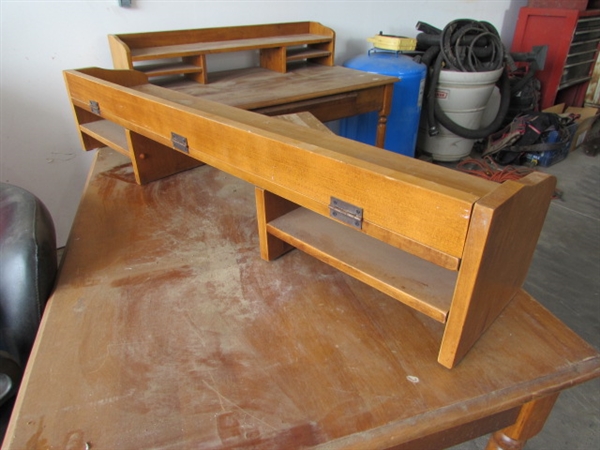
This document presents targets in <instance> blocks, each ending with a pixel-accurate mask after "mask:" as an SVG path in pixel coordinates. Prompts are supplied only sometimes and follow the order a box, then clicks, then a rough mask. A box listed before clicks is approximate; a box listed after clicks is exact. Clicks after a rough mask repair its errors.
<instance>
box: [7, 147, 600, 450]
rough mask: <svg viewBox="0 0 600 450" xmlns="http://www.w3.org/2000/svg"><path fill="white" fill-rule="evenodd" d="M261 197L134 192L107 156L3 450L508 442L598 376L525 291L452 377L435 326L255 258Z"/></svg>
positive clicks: (334, 279)
mask: <svg viewBox="0 0 600 450" xmlns="http://www.w3.org/2000/svg"><path fill="white" fill-rule="evenodd" d="M253 200H254V190H253V187H252V186H251V185H249V184H247V183H245V182H243V181H241V180H239V179H237V178H233V177H231V176H229V175H226V174H225V173H223V172H219V171H217V170H216V169H214V168H212V167H210V166H202V167H199V168H196V169H193V170H190V171H187V172H183V173H180V174H178V175H175V176H172V177H169V178H165V179H163V180H159V181H157V182H155V183H151V184H148V185H145V186H138V185H137V184H136V183H135V180H134V176H133V173H132V168H131V165H130V164H128V162H127V159H126V158H125V157H124V156H122V155H120V154H117V153H115V152H112V151H107V150H101V151H100V152H99V154H98V157H97V161H96V164H95V166H94V169H93V173H92V174H91V176H90V179H89V181H88V186H87V188H86V191H85V194H84V196H83V198H82V201H81V204H80V207H79V210H78V213H77V216H76V219H75V222H74V226H73V229H72V232H71V236H70V238H69V243H68V246H67V250H66V253H65V255H64V260H63V264H62V267H61V271H60V275H59V280H58V286H57V289H56V292H55V294H54V296H53V297H52V299H51V300H50V302H49V304H48V307H47V309H46V312H45V315H44V318H43V323H42V327H41V330H40V333H39V335H38V339H37V341H36V344H35V347H34V350H33V353H32V357H31V359H30V364H29V365H28V367H27V370H26V374H25V379H24V384H23V386H22V389H21V391H20V392H19V395H18V398H17V402H16V406H15V411H14V414H13V417H12V420H11V423H10V425H9V429H8V431H7V438H6V440H5V443H4V447H3V448H5V449H7V450H16V449H19V450H21V449H24V448H28V449H49V448H61V449H62V448H74V449H84V448H87V447H86V444H87V445H88V446H89V448H91V449H116V448H118V449H121V450H125V449H140V448H169V449H184V448H185V449H232V448H244V447H252V448H257V449H294V448H300V447H302V448H323V449H324V448H326V449H341V448H344V449H383V448H391V447H394V448H410V449H415V448H417V449H418V448H423V449H435V448H444V447H448V446H450V445H453V444H455V443H458V442H461V441H464V440H468V439H472V438H473V437H475V436H478V435H482V434H485V433H488V432H490V431H493V430H497V429H500V428H504V427H509V426H511V424H514V423H515V422H517V424H516V425H515V426H514V427H512V428H509V429H507V430H505V431H504V432H503V433H499V434H497V435H496V436H497V440H502V439H505V435H509V436H511V437H512V438H514V439H520V440H524V439H527V438H528V437H531V436H533V435H534V434H535V433H536V432H537V431H539V429H540V428H541V426H542V425H543V422H544V420H545V418H546V415H547V413H548V412H549V411H550V409H551V407H552V405H553V402H554V400H555V398H556V395H557V394H558V392H560V391H561V390H562V389H565V388H567V387H570V386H572V385H575V384H577V383H581V382H584V381H586V380H589V379H591V378H593V377H596V376H598V375H599V373H600V355H599V354H598V352H596V351H595V350H594V349H593V348H591V347H590V346H589V345H587V344H586V343H585V342H584V341H582V339H580V338H579V337H578V336H576V335H575V334H574V333H573V332H572V331H570V330H569V329H567V327H566V326H564V325H563V324H562V323H561V322H560V321H559V320H558V319H556V318H555V317H553V316H552V315H551V314H550V313H549V312H548V311H547V310H545V309H544V308H543V307H542V306H540V305H539V304H538V303H537V302H536V301H535V300H533V299H532V298H531V297H530V296H529V295H527V294H526V293H525V292H522V291H521V292H520V293H519V294H517V296H516V297H515V298H514V299H513V300H512V301H511V302H510V303H509V304H508V306H507V307H506V309H505V310H504V311H503V313H502V314H501V315H500V316H499V318H498V319H497V320H496V321H495V322H494V324H493V325H492V326H491V327H490V328H489V330H488V332H487V333H486V334H485V335H483V337H482V338H481V339H480V340H479V341H478V343H477V344H476V345H475V346H474V347H473V349H472V350H471V351H470V352H469V353H468V354H467V356H466V357H465V358H464V359H463V361H462V362H461V363H460V364H459V365H458V366H456V367H455V368H454V369H452V370H448V369H446V368H444V367H442V366H441V365H439V364H438V363H437V362H436V355H437V352H438V344H439V340H440V337H441V334H442V332H443V326H442V324H439V323H437V322H435V321H434V320H433V319H431V318H428V317H427V316H425V315H423V314H420V313H418V312H416V311H414V310H412V309H410V308H408V307H406V306H404V305H402V304H400V303H398V302H397V301H395V300H393V299H392V298H390V297H388V296H386V295H385V294H382V293H380V292H379V291H376V290H374V289H372V288H370V287H369V286H367V285H365V284H364V283H362V282H360V281H357V280H356V279H354V278H351V277H349V276H346V275H344V274H343V273H341V272H339V271H337V270H335V269H333V268H332V267H330V266H328V265H325V264H323V263H321V262H319V261H318V260H316V259H314V258H312V257H310V256H308V255H306V254H304V253H302V252H299V251H295V252H291V253H289V254H288V255H286V256H285V257H283V258H279V259H278V260H276V261H273V262H270V263H269V262H265V261H263V260H262V259H261V258H260V252H259V245H258V233H257V230H256V228H257V227H256V217H255V209H254V201H253ZM407 328H410V330H411V332H406V329H407ZM503 436H504V437H503ZM488 448H489V449H497V448H499V446H498V444H496V443H494V442H491V443H490V446H489V447H488ZM514 448H519V447H518V446H517V447H514Z"/></svg>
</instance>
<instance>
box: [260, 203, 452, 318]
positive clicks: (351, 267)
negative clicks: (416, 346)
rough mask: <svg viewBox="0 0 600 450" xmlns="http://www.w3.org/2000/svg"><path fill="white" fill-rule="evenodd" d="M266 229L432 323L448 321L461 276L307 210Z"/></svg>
mask: <svg viewBox="0 0 600 450" xmlns="http://www.w3.org/2000/svg"><path fill="white" fill-rule="evenodd" d="M267 231H268V232H269V233H270V234H272V235H274V236H276V237H278V238H279V239H281V240H283V241H285V242H287V243H289V244H290V245H292V246H294V247H296V248H298V249H300V250H302V251H304V252H306V253H308V254H309V255H311V256H313V257H315V258H317V259H320V260H321V261H324V262H326V263H328V264H330V265H332V266H333V267H335V268H337V269H339V270H341V271H342V272H345V273H347V274H348V275H351V276H353V277H355V278H357V279H359V280H361V281H363V282H365V283H367V284H368V285H370V286H372V287H374V288H376V289H378V290H380V291H382V292H385V293H386V294H388V295H390V296H391V297H393V298H395V299H396V300H399V301H400V302H402V303H404V304H406V305H408V306H410V307H411V308H414V309H416V310H418V311H420V312H422V313H424V314H426V315H427V316H429V317H431V318H432V319H434V320H437V321H438V322H441V323H444V322H446V319H447V316H448V311H449V310H450V304H451V302H452V295H453V293H454V286H455V284H456V279H457V272H454V271H451V270H447V269H443V268H441V267H439V266H436V265H435V264H432V263H430V262H428V261H425V260H423V259H421V258H418V257H416V256H413V255H410V254H409V253H406V252H404V251H402V250H399V249H397V248H395V247H392V246H390V245H388V244H386V243H385V242H382V241H379V240H377V239H374V238H372V237H370V236H367V235H365V234H363V233H361V232H359V231H357V230H354V229H352V228H350V227H348V226H345V225H342V224H340V223H338V222H336V221H334V220H332V219H329V218H327V217H324V216H321V215H320V214H317V213H314V212H312V211H310V210H307V209H304V208H297V209H295V210H293V211H292V212H289V213H287V214H285V215H283V216H281V217H279V218H277V219H275V220H273V221H271V222H269V223H268V224H267Z"/></svg>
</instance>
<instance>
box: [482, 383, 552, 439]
mask: <svg viewBox="0 0 600 450" xmlns="http://www.w3.org/2000/svg"><path fill="white" fill-rule="evenodd" d="M557 398H558V392H557V393H556V394H551V395H548V396H546V397H542V398H540V399H538V400H534V401H531V402H529V403H526V404H525V405H523V407H522V408H521V412H520V413H519V416H518V417H517V421H516V422H515V423H514V424H513V425H511V426H510V427H508V428H504V429H503V430H500V431H496V432H495V433H494V434H493V435H492V437H491V438H490V441H489V442H488V445H487V447H486V450H521V449H522V448H523V447H524V445H525V442H527V440H528V439H531V438H532V437H533V436H535V435H536V434H538V433H539V432H540V431H541V430H542V428H543V427H544V424H545V423H546V419H547V418H548V415H549V414H550V411H552V407H553V406H554V403H555V402H556V399H557Z"/></svg>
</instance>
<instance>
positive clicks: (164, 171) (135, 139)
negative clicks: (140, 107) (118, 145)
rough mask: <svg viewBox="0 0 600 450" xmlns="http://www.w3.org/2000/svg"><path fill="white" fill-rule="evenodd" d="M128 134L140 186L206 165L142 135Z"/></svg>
mask: <svg viewBox="0 0 600 450" xmlns="http://www.w3.org/2000/svg"><path fill="white" fill-rule="evenodd" d="M126 134H127V141H128V144H129V148H130V149H131V162H132V164H133V172H134V174H135V180H136V181H137V182H138V184H146V183H150V182H151V181H155V180H158V179H160V178H164V177H167V176H169V175H173V174H175V173H178V172H181V171H183V170H188V169H192V168H194V167H198V166H201V165H202V164H204V163H202V162H201V161H198V160H197V159H194V158H192V157H190V156H188V155H186V154H185V153H181V152H178V151H176V150H173V149H172V148H170V147H167V146H165V145H162V144H159V143H158V142H155V141H153V140H152V139H148V138H147V137H145V136H143V135H141V134H138V133H134V132H132V131H129V130H126Z"/></svg>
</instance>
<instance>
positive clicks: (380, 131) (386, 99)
mask: <svg viewBox="0 0 600 450" xmlns="http://www.w3.org/2000/svg"><path fill="white" fill-rule="evenodd" d="M393 93H394V85H393V84H388V85H386V86H385V87H384V90H383V104H382V106H381V109H380V110H379V121H378V122H377V136H376V137H375V146H376V147H379V148H383V146H384V145H385V133H386V129H387V120H388V116H389V115H390V113H391V111H392V95H393Z"/></svg>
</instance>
